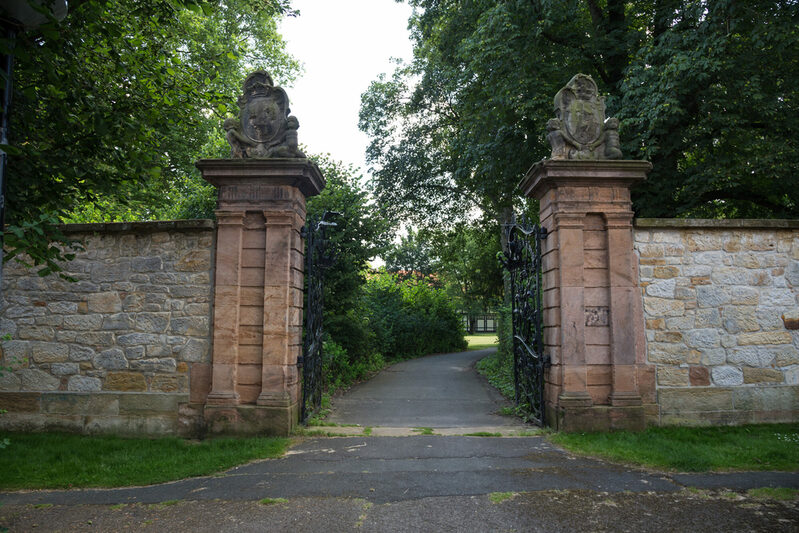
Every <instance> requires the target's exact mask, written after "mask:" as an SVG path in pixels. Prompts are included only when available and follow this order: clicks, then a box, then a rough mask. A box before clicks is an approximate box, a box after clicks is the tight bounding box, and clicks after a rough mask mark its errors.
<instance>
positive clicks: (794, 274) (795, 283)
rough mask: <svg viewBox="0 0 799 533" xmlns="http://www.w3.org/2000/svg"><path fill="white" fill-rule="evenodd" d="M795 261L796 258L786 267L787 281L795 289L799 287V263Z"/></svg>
mask: <svg viewBox="0 0 799 533" xmlns="http://www.w3.org/2000/svg"><path fill="white" fill-rule="evenodd" d="M794 253H796V252H794ZM795 259H796V258H794V260H792V261H791V262H790V263H788V266H787V267H785V280H786V281H787V282H788V283H790V284H791V287H793V288H797V287H799V261H796V260H795Z"/></svg>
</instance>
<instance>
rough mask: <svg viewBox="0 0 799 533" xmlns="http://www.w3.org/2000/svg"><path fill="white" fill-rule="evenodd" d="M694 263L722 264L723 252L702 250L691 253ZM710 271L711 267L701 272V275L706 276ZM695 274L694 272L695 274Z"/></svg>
mask: <svg viewBox="0 0 799 533" xmlns="http://www.w3.org/2000/svg"><path fill="white" fill-rule="evenodd" d="M692 257H693V259H694V263H695V264H697V265H710V266H715V265H723V264H724V254H723V253H722V252H702V253H696V254H693V256H692ZM711 273H712V268H710V272H708V273H707V274H701V275H703V276H708V275H710V274H711ZM695 275H696V274H695Z"/></svg>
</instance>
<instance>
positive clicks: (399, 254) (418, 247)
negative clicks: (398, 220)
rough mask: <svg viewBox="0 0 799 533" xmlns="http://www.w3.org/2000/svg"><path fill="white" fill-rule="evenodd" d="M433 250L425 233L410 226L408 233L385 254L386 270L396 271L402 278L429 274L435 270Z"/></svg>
mask: <svg viewBox="0 0 799 533" xmlns="http://www.w3.org/2000/svg"><path fill="white" fill-rule="evenodd" d="M432 254H433V250H432V248H431V245H430V242H429V241H428V239H426V238H425V236H424V235H419V232H418V231H416V230H414V229H413V228H410V229H409V230H408V234H407V235H403V236H401V237H400V242H399V243H397V244H394V245H393V246H391V248H389V249H388V250H387V251H386V253H385V254H384V257H383V259H385V261H386V270H387V271H388V272H392V273H396V274H398V275H399V276H400V277H401V278H405V277H413V276H414V275H422V276H427V275H429V274H432V273H433V271H434V268H435V267H434V266H433V260H432V257H431V256H432Z"/></svg>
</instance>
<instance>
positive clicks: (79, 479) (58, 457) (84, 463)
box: [0, 433, 289, 490]
mask: <svg viewBox="0 0 799 533" xmlns="http://www.w3.org/2000/svg"><path fill="white" fill-rule="evenodd" d="M6 436H9V435H8V434H0V437H6ZM11 436H12V437H13V438H12V439H11V444H10V445H9V447H8V448H7V449H6V453H3V454H0V488H2V489H3V490H15V489H61V488H78V487H122V486H131V485H150V484H153V483H163V482H166V481H174V480H176V479H183V478H186V477H192V476H203V475H209V474H213V473H216V472H221V471H223V470H226V469H228V468H231V467H233V466H236V465H238V464H242V463H245V462H248V461H252V460H254V459H265V458H271V457H279V456H281V455H283V453H285V450H286V448H287V447H288V444H289V440H288V439H281V438H261V437H259V438H249V439H240V438H239V439H211V440H206V441H202V442H199V443H198V442H190V441H187V440H184V439H179V438H175V437H170V438H159V439H142V438H135V439H124V438H120V437H100V436H92V437H88V436H81V435H71V434H64V433H15V434H13V435H11Z"/></svg>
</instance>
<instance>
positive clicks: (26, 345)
mask: <svg viewBox="0 0 799 533" xmlns="http://www.w3.org/2000/svg"><path fill="white" fill-rule="evenodd" d="M0 346H2V349H3V363H5V365H6V366H10V365H18V364H20V363H21V362H22V361H23V360H25V359H26V358H28V357H30V353H31V343H30V341H14V340H11V341H2V343H1V344H0Z"/></svg>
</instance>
